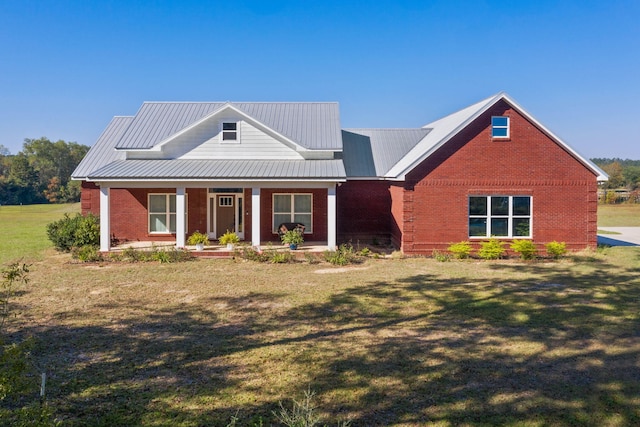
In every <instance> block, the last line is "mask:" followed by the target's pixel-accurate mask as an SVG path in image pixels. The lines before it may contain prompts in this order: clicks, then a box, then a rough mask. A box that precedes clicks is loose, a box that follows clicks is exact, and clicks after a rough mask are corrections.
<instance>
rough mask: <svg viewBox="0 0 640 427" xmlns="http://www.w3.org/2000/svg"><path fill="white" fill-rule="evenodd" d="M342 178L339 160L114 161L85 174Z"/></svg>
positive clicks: (114, 176) (142, 177)
mask: <svg viewBox="0 0 640 427" xmlns="http://www.w3.org/2000/svg"><path fill="white" fill-rule="evenodd" d="M345 178H346V173H345V170H344V166H343V164H342V161H341V160H249V161H247V160H117V161H115V162H112V163H110V164H108V165H106V166H104V167H102V168H100V169H98V170H96V171H95V172H92V173H91V174H90V175H89V179H90V180H95V181H99V180H111V179H118V180H149V179H167V180H171V179H173V180H183V179H184V180H195V179H198V180H200V179H203V180H207V179H212V180H213V179H263V180H277V179H305V180H313V179H318V180H324V179H337V180H344V179H345Z"/></svg>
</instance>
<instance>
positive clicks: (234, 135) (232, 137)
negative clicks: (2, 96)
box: [221, 122, 240, 142]
mask: <svg viewBox="0 0 640 427" xmlns="http://www.w3.org/2000/svg"><path fill="white" fill-rule="evenodd" d="M221 133H222V142H238V141H239V140H240V139H239V138H238V123H237V122H222V132H221Z"/></svg>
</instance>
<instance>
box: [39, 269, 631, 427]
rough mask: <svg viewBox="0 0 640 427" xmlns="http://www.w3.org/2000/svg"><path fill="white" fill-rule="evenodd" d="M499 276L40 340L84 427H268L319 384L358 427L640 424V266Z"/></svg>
mask: <svg viewBox="0 0 640 427" xmlns="http://www.w3.org/2000/svg"><path fill="white" fill-rule="evenodd" d="M489 270H492V271H494V272H504V277H508V278H510V279H500V278H498V279H496V277H494V276H489V275H487V276H486V277H483V276H481V277H480V278H479V277H477V275H474V276H473V277H471V274H469V275H467V276H468V277H467V276H465V275H462V276H461V277H456V278H455V279H452V278H450V277H448V276H446V275H440V274H439V273H438V271H437V270H435V269H434V271H433V272H432V273H428V274H418V275H408V276H406V277H404V278H402V279H400V280H396V281H378V282H373V283H363V284H360V285H357V286H352V287H350V288H348V289H345V290H343V291H339V292H336V293H334V294H332V295H331V296H330V297H328V299H327V300H325V301H319V302H317V303H310V304H305V305H298V306H295V305H294V306H291V307H289V306H287V304H286V298H287V297H286V295H285V294H278V295H273V294H260V293H252V294H249V295H248V296H243V297H229V298H210V299H209V300H208V301H207V302H206V304H201V305H198V306H194V307H190V306H189V307H185V306H172V307H167V309H166V310H164V311H161V312H151V313H145V314H140V315H135V316H128V317H123V318H122V319H115V318H114V319H111V320H109V319H105V321H104V322H102V325H101V326H87V327H64V326H54V327H51V328H48V329H46V328H45V329H41V330H37V331H33V332H34V333H35V334H36V335H37V336H39V337H40V339H41V344H42V345H41V348H42V352H43V354H44V356H42V358H41V362H42V363H43V364H46V366H47V367H48V369H49V370H50V372H51V380H50V381H51V385H50V395H51V396H52V399H53V402H54V403H55V407H56V409H57V411H58V413H59V414H60V415H62V416H64V417H65V418H66V420H67V421H68V423H69V424H70V425H92V426H98V425H110V426H115V425H185V426H186V425H226V424H227V423H228V422H229V420H230V419H231V417H232V416H234V415H235V414H238V416H239V417H240V419H241V425H252V424H253V423H254V422H257V420H258V419H259V418H260V419H262V420H263V421H265V423H266V424H265V425H270V423H272V422H275V420H274V418H273V416H272V414H271V411H272V410H275V409H277V402H278V401H279V400H281V399H283V398H286V397H287V396H289V397H301V396H302V393H303V392H304V390H306V389H307V387H309V386H310V387H311V388H312V389H313V390H315V391H316V392H317V394H318V404H319V405H320V406H321V407H322V409H323V411H324V414H325V415H326V416H327V419H331V420H337V419H339V418H342V419H345V418H347V417H349V418H351V419H352V425H354V426H375V425H394V424H403V425H424V424H427V423H437V422H441V423H443V425H459V424H468V425H475V424H484V425H502V424H514V423H529V424H530V425H593V426H596V425H605V424H610V425H634V424H639V423H640V409H639V408H640V405H639V402H640V365H639V364H638V360H639V359H640V332H639V331H640V324H639V322H638V313H639V311H640V310H639V309H640V302H639V301H640V278H639V276H638V273H637V271H635V270H625V271H616V274H615V275H613V274H612V271H613V268H612V266H609V265H607V263H606V262H603V261H598V262H595V261H594V262H593V264H592V265H591V266H590V268H589V269H586V270H580V269H575V268H572V267H571V266H567V267H566V268H564V269H563V268H559V267H555V268H549V267H548V266H546V265H544V264H535V263H531V264H513V263H511V264H510V263H495V264H490V268H489ZM497 277H500V275H498V276H497ZM513 277H521V278H522V279H518V280H517V281H514V279H513ZM283 306H284V307H285V308H282V307H283ZM104 308H105V310H108V309H113V307H111V306H107V305H105V307H104ZM276 308H277V309H276ZM121 309H122V310H129V311H130V312H140V313H144V312H145V307H136V306H135V304H134V303H132V305H130V306H127V307H121ZM67 316H82V313H81V312H77V313H68V314H67ZM282 377H287V378H288V379H286V380H282V379H279V378H282ZM331 424H335V421H333V422H332V423H331Z"/></svg>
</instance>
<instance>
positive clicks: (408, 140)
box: [342, 128, 431, 178]
mask: <svg viewBox="0 0 640 427" xmlns="http://www.w3.org/2000/svg"><path fill="white" fill-rule="evenodd" d="M430 131H431V129H424V128H418V129H346V130H343V131H342V144H343V152H342V156H343V160H344V166H345V170H346V172H347V176H349V177H360V178H364V177H383V176H384V175H385V174H386V173H387V172H388V171H389V169H391V168H392V167H393V165H395V164H396V163H397V162H398V160H400V159H401V158H402V157H404V156H405V155H406V154H407V153H408V152H409V151H410V150H411V149H412V148H413V147H415V146H416V144H418V142H420V141H421V140H422V139H423V138H424V137H425V136H427V135H428V134H429V132H430Z"/></svg>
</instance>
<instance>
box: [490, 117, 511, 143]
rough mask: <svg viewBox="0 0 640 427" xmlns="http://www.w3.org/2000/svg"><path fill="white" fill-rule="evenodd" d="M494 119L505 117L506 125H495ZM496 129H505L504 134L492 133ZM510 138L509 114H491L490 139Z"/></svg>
mask: <svg viewBox="0 0 640 427" xmlns="http://www.w3.org/2000/svg"><path fill="white" fill-rule="evenodd" d="M494 119H507V124H506V125H504V126H503V125H495V124H493V120H494ZM496 129H505V130H506V131H507V134H506V135H500V136H496V135H494V134H493V131H494V130H496ZM510 138H511V117H509V116H491V139H502V140H504V139H510Z"/></svg>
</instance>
